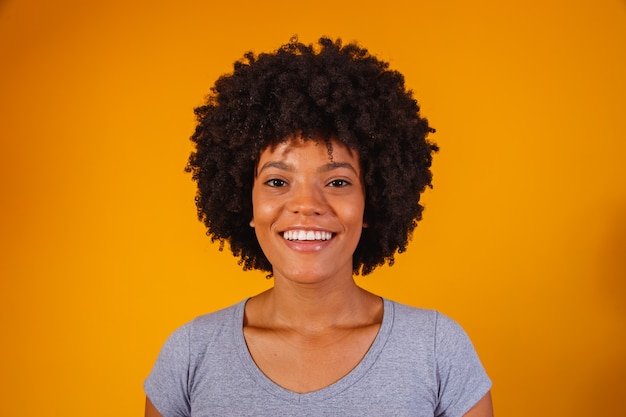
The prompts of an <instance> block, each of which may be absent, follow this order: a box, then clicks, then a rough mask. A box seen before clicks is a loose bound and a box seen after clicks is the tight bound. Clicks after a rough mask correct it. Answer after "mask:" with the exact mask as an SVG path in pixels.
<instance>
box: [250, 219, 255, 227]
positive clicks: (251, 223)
mask: <svg viewBox="0 0 626 417" xmlns="http://www.w3.org/2000/svg"><path fill="white" fill-rule="evenodd" d="M248 224H249V225H250V227H255V226H256V225H255V224H254V217H253V218H252V220H250V223H248Z"/></svg>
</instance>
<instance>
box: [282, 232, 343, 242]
mask: <svg viewBox="0 0 626 417" xmlns="http://www.w3.org/2000/svg"><path fill="white" fill-rule="evenodd" d="M283 237H284V238H285V239H287V240H329V239H330V238H331V237H333V234H332V233H330V232H321V231H313V230H308V231H306V230H288V231H286V232H284V233H283Z"/></svg>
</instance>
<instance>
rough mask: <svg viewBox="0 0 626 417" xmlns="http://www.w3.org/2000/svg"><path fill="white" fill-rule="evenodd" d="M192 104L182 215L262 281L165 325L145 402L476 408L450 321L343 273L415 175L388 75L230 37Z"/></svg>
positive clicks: (414, 411) (425, 159)
mask: <svg viewBox="0 0 626 417" xmlns="http://www.w3.org/2000/svg"><path fill="white" fill-rule="evenodd" d="M196 114H197V116H198V125H197V128H196V131H195V133H194V135H193V137H192V140H193V141H194V143H195V144H196V151H195V152H194V153H193V154H192V155H191V157H190V160H189V165H188V171H189V172H191V173H192V174H193V178H194V180H196V181H197V183H198V195H197V206H198V214H199V217H200V219H201V220H203V221H204V223H205V224H206V226H207V229H208V234H209V235H210V236H211V238H212V239H213V240H218V241H220V242H222V243H224V242H228V243H229V246H230V248H231V249H232V251H233V253H234V255H235V256H238V257H240V263H241V264H242V265H243V267H244V269H260V270H264V271H267V272H268V273H269V274H270V275H271V276H273V278H274V286H273V288H271V289H270V290H268V291H265V292H263V293H261V294H258V295H255V296H253V297H251V298H249V299H247V300H244V301H242V302H240V303H238V304H236V305H234V306H232V307H229V308H227V309H224V310H221V311H218V312H214V313H211V314H208V315H204V316H201V317H199V318H197V319H196V320H194V321H192V322H190V323H188V324H186V325H184V326H183V327H181V328H180V329H178V330H177V331H176V332H174V334H172V336H170V338H169V339H168V341H167V342H166V343H165V345H164V347H163V349H162V351H161V353H160V355H159V358H158V359H157V362H156V364H155V366H154V368H153V370H152V372H151V374H150V375H149V377H148V378H147V380H146V382H145V391H146V394H147V397H148V398H147V401H146V416H165V417H169V416H191V415H209V414H210V415H224V416H232V415H237V416H276V415H298V416H323V415H338V414H341V415H346V416H379V417H380V416H394V417H398V416H430V417H432V416H447V417H460V416H469V417H488V416H492V414H493V413H492V409H491V399H490V394H489V391H490V387H491V381H490V380H489V378H488V377H487V375H486V374H485V371H484V369H483V367H482V366H481V363H480V361H479V359H478V357H477V355H476V352H475V351H474V348H473V347H472V344H471V342H470V340H469V338H468V337H467V335H466V334H465V332H464V331H463V330H462V329H461V328H460V327H459V326H458V325H457V324H456V323H455V322H454V321H452V320H450V319H448V318H447V317H445V316H443V315H441V314H439V313H437V312H435V311H429V310H423V309H418V308H414V307H408V306H405V305H401V304H399V303H396V302H393V301H390V300H388V299H386V298H382V297H380V296H377V295H375V294H372V293H370V292H368V291H365V290H364V289H362V288H360V287H359V286H357V285H356V283H355V281H354V278H353V276H354V275H355V274H359V273H362V274H367V273H369V272H371V271H372V270H373V269H374V268H375V267H377V266H379V265H382V264H384V263H389V264H393V260H394V255H395V254H396V253H397V252H402V251H404V250H405V248H406V245H407V242H408V240H409V237H410V235H411V233H412V232H413V230H414V228H415V226H416V224H417V222H418V221H419V220H420V219H421V213H422V206H421V205H420V204H419V200H420V195H421V193H422V192H423V191H424V189H425V187H427V186H429V185H430V183H431V172H430V164H431V158H432V153H433V152H435V151H436V150H437V147H436V146H435V145H434V144H432V143H431V142H429V141H428V140H427V135H428V134H429V133H430V132H433V129H432V128H430V127H429V125H428V122H427V121H426V119H424V118H422V117H421V116H420V114H419V107H418V105H417V102H416V101H415V100H414V99H413V97H412V95H411V93H410V92H408V91H407V90H406V89H405V87H404V81H403V77H402V75H401V74H399V73H398V72H395V71H391V70H389V69H388V65H387V64H386V63H384V62H381V61H379V60H378V59H376V58H375V57H373V56H371V55H370V54H369V53H368V52H367V51H366V50H365V49H363V48H361V47H359V46H358V45H356V44H349V45H342V43H341V41H339V40H337V41H331V40H329V39H324V38H322V39H321V40H320V42H319V47H314V46H312V45H309V46H307V45H303V44H301V43H299V42H298V41H297V40H295V39H293V40H292V41H291V42H290V43H289V44H287V45H285V46H283V47H282V48H280V49H279V50H278V51H276V52H275V53H271V54H261V55H258V56H255V55H253V54H251V53H249V54H246V55H245V59H244V60H243V61H240V62H237V63H236V64H235V68H234V72H233V74H229V75H225V76H223V77H221V78H220V79H219V80H218V81H217V82H216V84H215V87H214V88H213V89H212V95H211V96H210V97H209V99H208V101H207V103H206V104H205V105H204V106H202V107H200V108H198V109H196ZM224 202H226V206H224Z"/></svg>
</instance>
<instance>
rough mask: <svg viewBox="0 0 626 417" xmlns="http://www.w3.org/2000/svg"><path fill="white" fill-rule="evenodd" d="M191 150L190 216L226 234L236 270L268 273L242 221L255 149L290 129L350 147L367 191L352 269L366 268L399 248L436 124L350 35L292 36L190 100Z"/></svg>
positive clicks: (424, 179) (413, 217) (416, 208)
mask: <svg viewBox="0 0 626 417" xmlns="http://www.w3.org/2000/svg"><path fill="white" fill-rule="evenodd" d="M195 114H196V117H197V121H198V122H197V125H196V129H195V132H194V134H193V135H192V137H191V140H192V142H194V144H195V151H194V152H193V153H192V154H191V156H190V158H189V161H188V164H187V167H186V171H187V172H190V173H191V174H192V176H193V179H194V181H196V182H197V184H198V191H197V195H196V205H197V209H198V217H199V219H200V220H201V221H203V222H204V224H205V225H206V227H207V235H209V236H210V237H211V239H212V241H219V242H220V250H221V249H223V247H224V242H228V244H229V246H230V248H231V250H232V252H233V254H234V256H236V257H240V260H239V264H240V265H243V268H244V270H248V269H259V270H262V271H267V272H269V273H270V274H271V272H272V265H271V264H270V262H269V261H268V260H267V258H266V257H265V255H264V254H263V251H262V249H261V247H260V245H259V242H258V241H257V239H256V235H255V232H254V229H253V228H251V227H250V226H249V224H248V223H249V222H250V219H251V218H252V184H253V181H254V170H255V166H256V161H257V160H258V158H259V155H260V153H261V151H263V150H264V149H265V148H267V147H268V146H271V145H275V144H277V143H279V142H282V141H285V140H286V138H288V137H293V136H294V135H296V134H298V135H300V136H301V137H302V138H305V139H312V140H323V141H325V142H326V143H329V141H330V140H331V139H334V140H337V141H338V142H340V143H342V144H344V145H345V146H347V147H348V148H350V149H354V150H356V151H357V152H358V156H359V159H360V163H361V169H362V173H363V182H364V184H365V190H366V193H365V195H366V200H365V213H364V219H365V221H366V222H367V223H368V227H367V228H365V229H363V233H362V236H361V240H360V241H359V244H358V246H357V248H356V251H355V253H354V257H353V270H354V273H355V274H359V273H361V274H363V275H366V274H368V273H370V272H371V271H372V270H373V269H374V268H376V267H377V266H379V265H383V264H385V263H386V262H388V263H389V265H392V264H393V261H394V255H395V253H396V252H398V253H401V252H403V251H405V250H406V246H407V244H408V241H409V239H410V237H411V235H412V232H413V230H414V228H415V227H416V225H417V222H418V221H419V220H420V219H421V218H422V211H423V206H422V205H421V204H419V201H420V195H421V193H422V192H423V191H424V189H425V188H426V187H427V186H432V185H431V180H432V174H431V171H430V166H431V162H432V154H433V153H434V152H436V151H437V150H438V147H437V145H435V144H434V143H432V142H430V141H429V140H427V136H428V134H429V133H431V132H434V129H432V128H431V127H429V125H428V121H427V120H426V119H425V118H423V117H421V116H420V114H419V106H418V104H417V101H416V100H415V99H414V98H413V94H412V92H411V91H410V90H407V89H406V88H405V85H404V77H403V76H402V74H400V73H399V72H397V71H394V70H390V69H389V64H388V63H387V62H383V61H381V60H379V59H377V58H376V57H374V56H372V55H370V54H369V52H368V51H367V50H366V49H364V48H362V47H361V46H359V45H358V44H356V43H349V44H345V45H344V44H343V43H342V41H341V39H337V40H334V41H333V40H331V39H329V38H326V37H323V38H321V39H320V40H319V41H318V45H312V44H310V45H305V44H303V43H300V42H299V41H298V39H297V38H295V37H294V38H292V39H291V40H290V42H289V43H287V44H286V45H283V46H282V47H281V48H280V49H278V50H277V51H276V52H273V53H261V54H258V55H255V54H254V53H252V52H248V53H246V54H245V55H244V57H243V59H242V60H240V61H237V62H235V64H234V71H233V73H232V74H227V75H223V76H221V77H220V78H219V79H218V80H217V81H216V82H215V85H214V87H212V88H211V93H210V94H209V95H208V97H207V99H206V101H205V104H204V105H202V106H200V107H198V108H196V109H195Z"/></svg>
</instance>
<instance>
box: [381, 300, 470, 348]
mask: <svg viewBox="0 0 626 417" xmlns="http://www.w3.org/2000/svg"><path fill="white" fill-rule="evenodd" d="M388 305H389V306H390V307H391V311H392V316H393V317H392V319H393V324H392V326H393V330H392V334H394V335H395V337H397V338H401V339H402V340H403V341H404V343H411V344H419V345H421V347H422V348H427V349H429V350H432V351H433V352H437V353H442V352H447V351H449V350H455V349H462V350H466V349H467V348H468V346H467V345H468V344H471V342H470V340H469V337H468V335H467V333H466V332H465V330H463V328H462V327H461V326H460V325H459V324H458V323H457V322H456V321H454V320H453V319H451V318H450V317H448V316H446V315H444V314H442V313H440V312H439V311H436V310H430V309H424V308H418V307H412V306H408V305H405V304H402V303H398V302H395V301H388Z"/></svg>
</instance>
